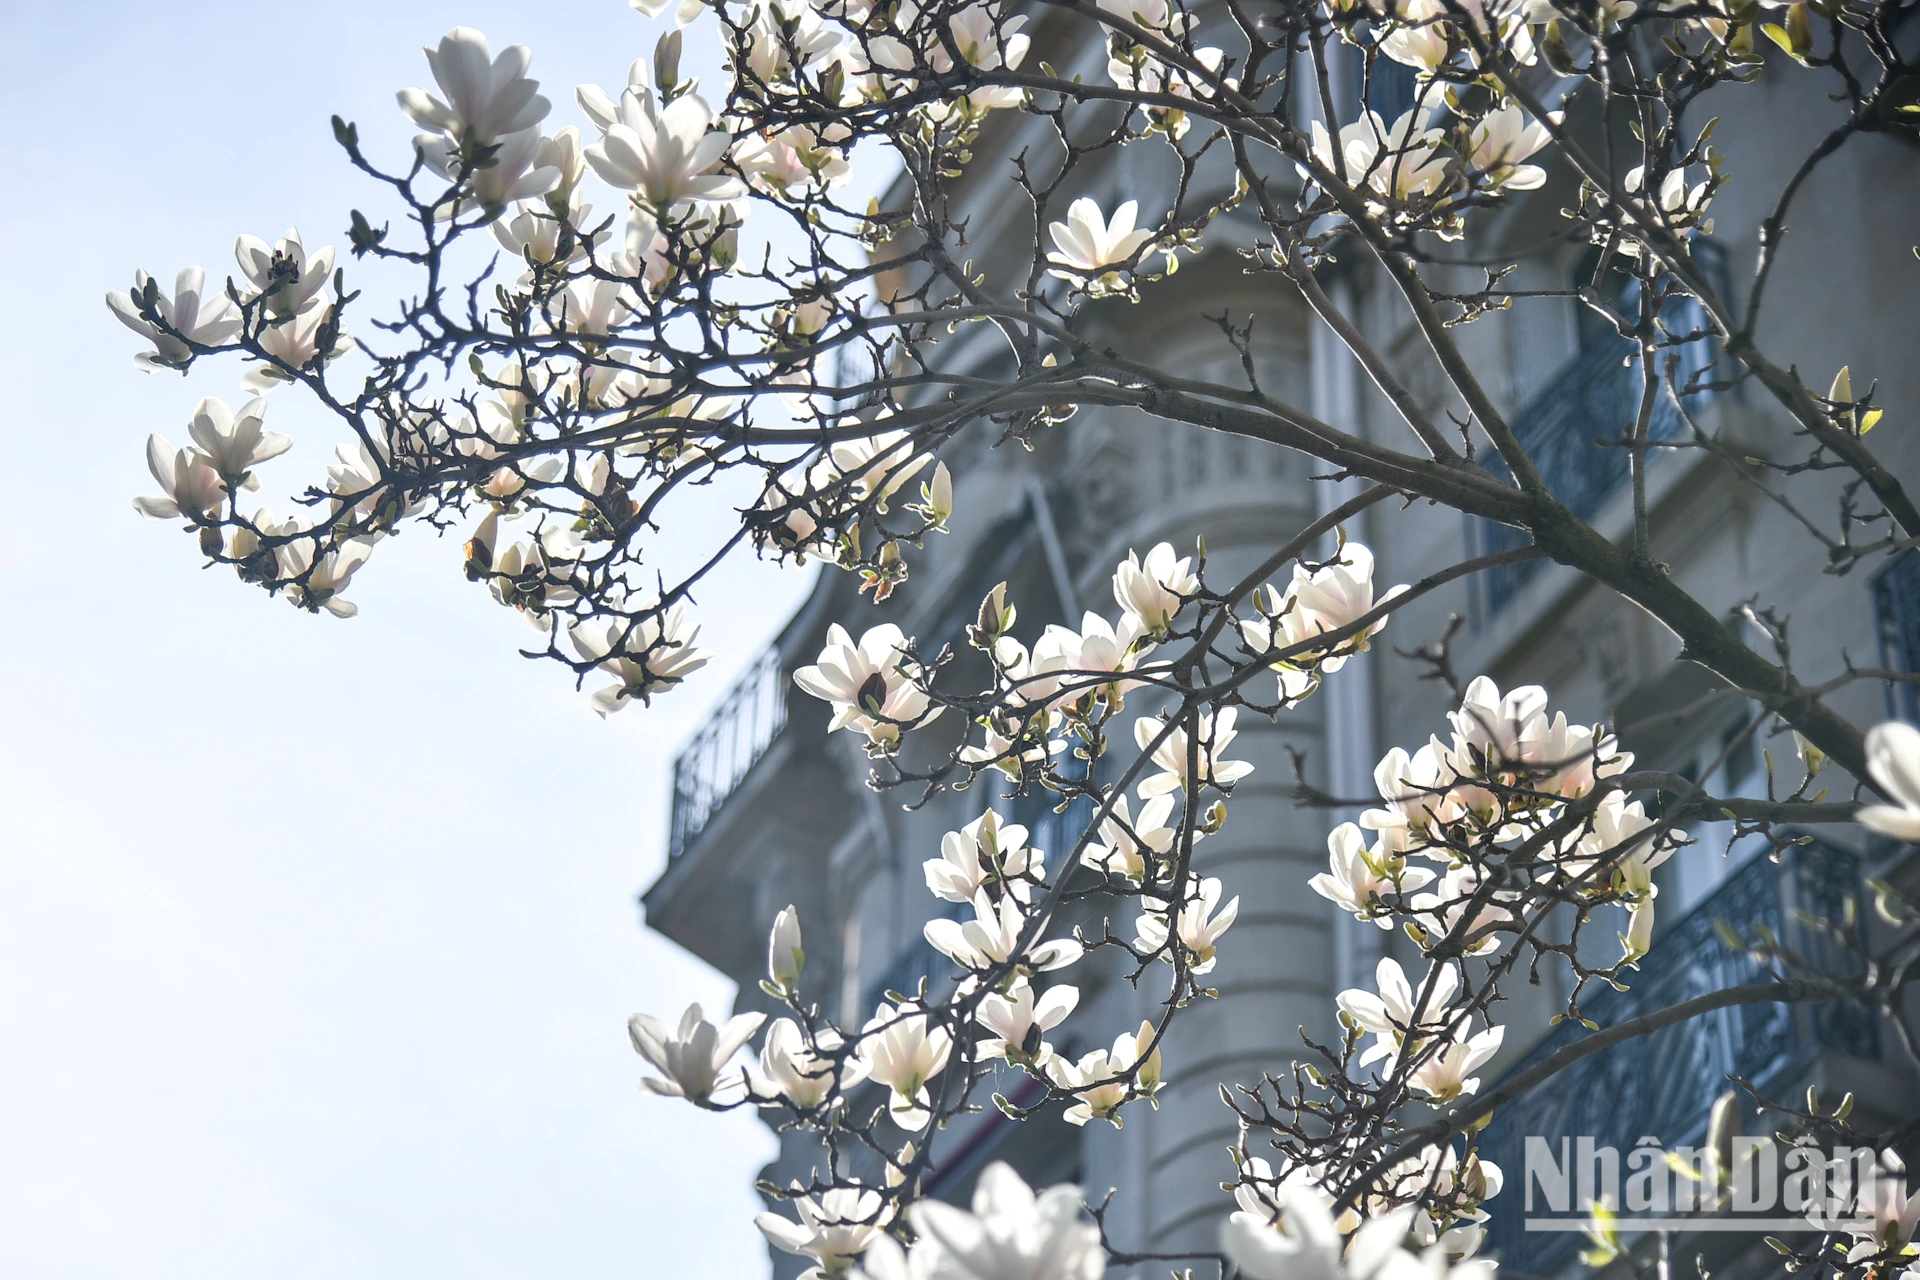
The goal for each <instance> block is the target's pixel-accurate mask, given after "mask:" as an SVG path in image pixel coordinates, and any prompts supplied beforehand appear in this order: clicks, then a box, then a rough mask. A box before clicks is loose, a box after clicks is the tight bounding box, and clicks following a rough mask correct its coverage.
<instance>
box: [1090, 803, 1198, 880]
mask: <svg viewBox="0 0 1920 1280" xmlns="http://www.w3.org/2000/svg"><path fill="white" fill-rule="evenodd" d="M1172 816H1173V797H1172V796H1171V795H1158V796H1155V797H1154V798H1153V799H1151V800H1149V801H1147V802H1146V803H1145V804H1143V805H1141V806H1140V816H1139V817H1138V818H1134V817H1132V816H1131V815H1130V814H1129V813H1128V812H1127V797H1126V796H1125V795H1124V794H1122V795H1118V796H1115V797H1114V798H1113V811H1112V812H1111V813H1109V814H1108V815H1107V816H1106V817H1104V818H1102V819H1101V820H1100V840H1101V843H1099V844H1090V845H1088V846H1087V847H1086V848H1085V849H1084V850H1082V851H1081V854H1080V861H1081V862H1082V863H1084V864H1085V865H1086V866H1089V867H1092V868H1093V869H1094V870H1095V871H1099V872H1103V873H1105V874H1107V875H1113V876H1119V877H1121V878H1122V879H1125V880H1131V881H1134V882H1135V883H1138V882H1140V881H1142V880H1144V879H1145V878H1146V874H1147V857H1146V855H1147V852H1148V851H1151V852H1152V853H1153V854H1154V855H1155V857H1156V858H1162V859H1164V858H1165V857H1166V856H1167V854H1168V853H1169V852H1170V851H1171V850H1172V848H1173V842H1174V838H1175V837H1176V836H1178V835H1179V828H1178V827H1177V826H1176V825H1174V824H1172V823H1171V822H1169V819H1170V818H1171V817H1172ZM1193 838H1194V841H1195V842H1196V843H1198V842H1199V840H1200V839H1201V838H1202V833H1201V832H1200V831H1197V830H1196V831H1195V832H1194V833H1193Z"/></svg>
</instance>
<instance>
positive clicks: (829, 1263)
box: [753, 1184, 893, 1280]
mask: <svg viewBox="0 0 1920 1280" xmlns="http://www.w3.org/2000/svg"><path fill="white" fill-rule="evenodd" d="M796 1189H797V1184H796ZM793 1207H794V1211H795V1212H796V1213H798V1214H799V1215H800V1221H798V1222H794V1221H791V1220H790V1219H787V1218H783V1217H781V1216H780V1215H779V1214H777V1213H763V1214H760V1215H759V1216H757V1217H756V1218H754V1220H753V1225H754V1226H756V1227H759V1228H760V1231H761V1234H763V1235H765V1236H766V1237H767V1239H769V1240H771V1241H772V1242H773V1243H774V1244H775V1245H777V1246H779V1247H780V1248H782V1249H784V1250H786V1251H787V1252H788V1253H797V1254H799V1255H800V1256H801V1257H804V1258H812V1259H813V1260H814V1263H815V1265H814V1266H812V1267H809V1268H808V1269H807V1270H806V1271H803V1272H801V1273H800V1274H801V1276H802V1277H803V1280H838V1278H839V1277H841V1276H844V1275H846V1274H847V1272H848V1271H849V1270H851V1269H852V1267H853V1261H854V1259H855V1258H857V1257H859V1256H860V1255H861V1254H862V1253H864V1252H866V1250H867V1248H868V1246H869V1245H871V1244H872V1243H873V1242H874V1240H875V1239H877V1238H878V1237H879V1235H880V1233H881V1231H882V1229H883V1228H884V1227H885V1226H886V1225H887V1220H888V1219H889V1218H891V1217H892V1216H893V1210H892V1206H891V1205H889V1204H888V1202H887V1198H886V1197H885V1196H884V1195H882V1194H881V1193H880V1192H878V1191H875V1190H873V1189H872V1188H869V1187H861V1186H859V1185H857V1184H856V1185H853V1186H845V1187H833V1188H831V1189H829V1190H828V1191H825V1192H823V1193H822V1194H821V1196H820V1198H819V1200H818V1201H816V1200H814V1199H813V1198H812V1197H811V1196H799V1197H797V1198H795V1200H794V1202H793Z"/></svg>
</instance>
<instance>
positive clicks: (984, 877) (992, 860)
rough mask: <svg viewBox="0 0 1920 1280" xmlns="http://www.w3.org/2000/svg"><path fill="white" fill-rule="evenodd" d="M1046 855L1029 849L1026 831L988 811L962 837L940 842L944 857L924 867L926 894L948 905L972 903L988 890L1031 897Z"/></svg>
mask: <svg viewBox="0 0 1920 1280" xmlns="http://www.w3.org/2000/svg"><path fill="white" fill-rule="evenodd" d="M1045 858H1046V855H1045V854H1044V853H1043V852H1042V851H1040V850H1038V849H1029V848H1028V847H1027V829H1026V828H1025V827H1023V826H1021V825H1020V824H1019V823H1017V822H1006V823H1003V822H1002V821H1001V820H1000V815H999V814H997V813H995V812H994V811H993V810H991V809H989V810H987V811H986V812H985V813H983V814H981V815H980V816H979V817H977V818H975V819H974V820H973V821H972V822H969V823H968V824H967V825H966V826H964V827H962V828H960V829H959V830H958V831H949V832H947V834H946V835H944V836H942V837H941V838H940V856H939V857H937V858H929V859H927V861H925V862H923V863H921V864H920V865H921V870H923V871H924V872H925V873H926V877H927V888H928V889H931V890H932V891H933V896H934V897H936V898H940V899H943V900H944V901H947V902H972V901H973V899H974V896H975V895H976V894H978V893H979V892H980V890H981V889H982V888H983V887H985V886H988V885H1006V886H1007V887H1008V888H1009V889H1010V890H1011V891H1012V892H1013V893H1015V894H1016V895H1019V894H1024V893H1026V892H1027V891H1028V885H1027V884H1025V883H1022V881H1023V880H1024V879H1025V878H1026V877H1032V878H1035V879H1037V878H1038V877H1039V876H1040V875H1041V874H1042V871H1043V869H1044V866H1045Z"/></svg>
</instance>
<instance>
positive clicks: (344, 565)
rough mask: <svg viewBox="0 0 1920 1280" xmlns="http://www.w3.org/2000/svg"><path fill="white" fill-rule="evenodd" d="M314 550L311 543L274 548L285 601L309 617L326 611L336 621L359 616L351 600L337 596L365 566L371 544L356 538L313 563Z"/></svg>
mask: <svg viewBox="0 0 1920 1280" xmlns="http://www.w3.org/2000/svg"><path fill="white" fill-rule="evenodd" d="M317 549H318V548H317V547H316V546H315V544H314V543H313V542H311V541H304V542H289V543H286V544H284V545H282V546H280V547H277V548H275V551H274V554H275V557H276V558H277V559H278V561H279V570H280V577H281V578H282V579H283V580H286V582H287V586H286V588H285V591H286V597H287V599H288V600H289V601H290V602H291V603H293V604H294V605H295V606H297V607H299V608H302V609H305V610H307V612H309V613H317V612H319V611H320V610H321V609H325V610H326V611H327V612H328V613H330V614H332V615H333V616H334V617H336V618H351V617H353V616H354V615H355V614H357V613H359V612H360V606H359V605H357V604H355V603H353V601H351V600H343V599H341V597H340V593H341V592H343V591H345V590H346V589H347V584H348V583H349V582H351V581H352V580H353V575H354V573H355V572H356V571H358V569H359V568H360V566H361V565H363V564H365V563H366V562H367V557H368V556H369V555H371V554H372V552H373V544H372V543H370V542H367V541H364V540H361V539H358V538H356V539H354V540H353V541H352V542H349V543H347V544H345V545H344V546H340V547H335V548H334V549H333V550H332V551H329V552H327V553H326V554H325V555H323V556H321V557H320V559H319V561H318V562H315V560H314V558H313V557H314V552H315V551H316V550H317ZM295 579H303V580H302V581H295Z"/></svg>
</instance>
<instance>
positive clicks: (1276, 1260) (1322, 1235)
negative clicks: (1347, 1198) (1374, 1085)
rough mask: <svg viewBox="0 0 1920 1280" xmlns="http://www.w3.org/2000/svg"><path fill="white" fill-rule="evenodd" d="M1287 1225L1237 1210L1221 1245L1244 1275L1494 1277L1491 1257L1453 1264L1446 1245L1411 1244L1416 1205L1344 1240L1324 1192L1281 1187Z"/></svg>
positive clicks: (1426, 1279) (1336, 1279)
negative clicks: (1423, 1247)
mask: <svg viewBox="0 0 1920 1280" xmlns="http://www.w3.org/2000/svg"><path fill="white" fill-rule="evenodd" d="M1280 1201H1281V1206H1282V1208H1281V1212H1282V1215H1283V1217H1282V1219H1281V1220H1283V1221H1284V1222H1285V1223H1286V1230H1284V1231H1281V1230H1276V1229H1274V1228H1273V1227H1271V1226H1266V1225H1262V1224H1261V1223H1260V1222H1259V1221H1258V1220H1257V1219H1256V1218H1255V1217H1254V1216H1253V1215H1251V1214H1234V1215H1233V1216H1231V1217H1230V1218H1228V1219H1227V1221H1226V1222H1225V1223H1224V1224H1223V1225H1222V1226H1221V1228H1220V1247H1221V1249H1222V1250H1223V1251H1224V1252H1225V1253H1226V1255H1227V1257H1228V1258H1229V1259H1230V1260H1231V1261H1232V1262H1233V1265H1234V1266H1235V1267H1237V1268H1239V1271H1240V1274H1241V1275H1242V1276H1244V1277H1246V1280H1493V1277H1494V1275H1495V1268H1494V1264H1493V1263H1492V1262H1488V1261H1483V1260H1482V1261H1469V1262H1460V1263H1454V1262H1452V1261H1451V1260H1450V1259H1449V1258H1448V1257H1447V1254H1446V1252H1445V1249H1444V1246H1439V1247H1436V1248H1435V1249H1432V1250H1429V1251H1428V1252H1427V1253H1426V1254H1425V1255H1424V1256H1422V1255H1416V1254H1413V1253H1411V1252H1409V1251H1408V1250H1406V1249H1405V1248H1402V1247H1401V1246H1402V1242H1403V1241H1404V1240H1405V1239H1406V1237H1407V1233H1408V1230H1409V1228H1410V1226H1411V1224H1412V1219H1413V1210H1411V1209H1397V1210H1394V1211H1392V1212H1389V1213H1383V1214H1380V1215H1379V1216H1376V1217H1373V1218H1370V1219H1369V1220H1367V1221H1366V1222H1364V1223H1362V1224H1361V1226H1360V1227H1359V1229H1358V1230H1357V1231H1355V1232H1354V1234H1353V1238H1352V1240H1350V1241H1349V1240H1345V1239H1343V1238H1342V1235H1341V1232H1340V1229H1339V1227H1338V1226H1337V1225H1336V1224H1335V1222H1334V1220H1333V1214H1332V1212H1331V1210H1330V1209H1329V1208H1328V1205H1327V1201H1326V1198H1325V1197H1324V1196H1323V1195H1320V1194H1319V1193H1318V1192H1316V1191H1315V1190H1313V1189H1312V1188H1309V1187H1306V1186H1301V1185H1298V1184H1294V1185H1288V1186H1285V1187H1282V1188H1281V1190H1280Z"/></svg>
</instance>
